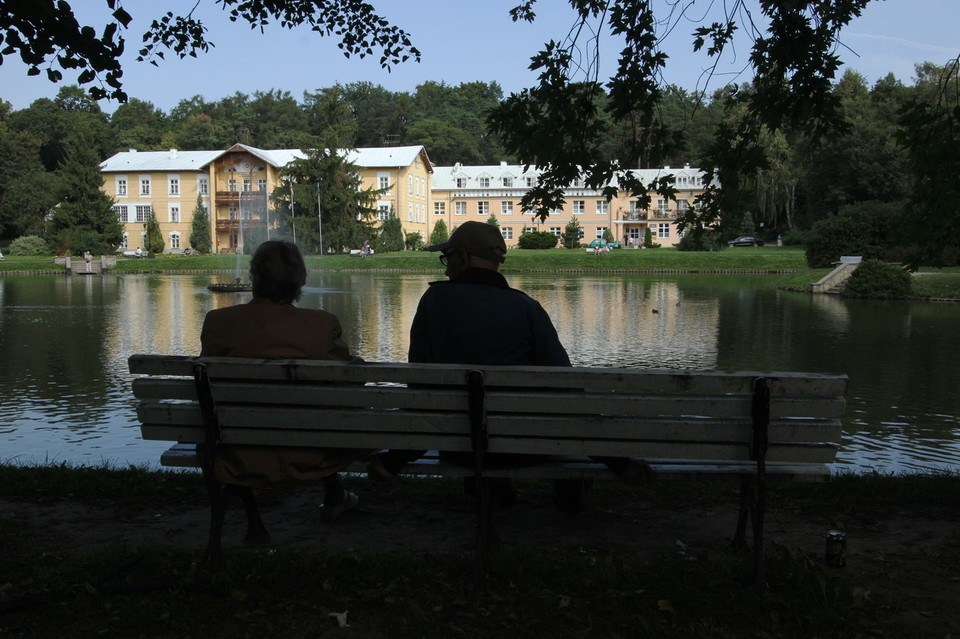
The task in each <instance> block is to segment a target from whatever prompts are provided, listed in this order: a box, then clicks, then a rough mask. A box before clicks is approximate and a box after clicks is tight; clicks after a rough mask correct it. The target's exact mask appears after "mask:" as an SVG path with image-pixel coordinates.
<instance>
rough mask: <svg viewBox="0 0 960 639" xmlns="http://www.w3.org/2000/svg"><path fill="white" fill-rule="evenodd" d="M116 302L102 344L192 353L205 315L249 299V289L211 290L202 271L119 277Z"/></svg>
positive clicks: (120, 348) (129, 351)
mask: <svg viewBox="0 0 960 639" xmlns="http://www.w3.org/2000/svg"><path fill="white" fill-rule="evenodd" d="M118 279H119V280H120V287H121V289H122V295H121V296H120V303H119V304H117V305H116V306H115V307H113V308H111V309H110V316H109V317H108V320H107V325H108V333H109V335H111V336H112V337H111V339H109V340H108V343H107V344H106V347H107V348H108V349H109V350H111V351H113V350H116V351H118V352H119V353H122V354H124V356H128V355H130V354H132V353H163V354H171V355H196V354H197V353H199V352H200V327H201V325H202V323H203V316H204V315H206V313H207V311H209V310H210V309H212V308H218V307H220V306H231V305H233V304H236V303H238V302H241V301H246V300H248V299H250V296H249V294H248V295H246V296H241V295H238V294H225V295H223V294H215V293H210V292H208V291H207V290H206V289H205V288H204V287H205V286H206V282H207V280H208V279H209V278H208V277H206V276H197V277H184V276H182V275H168V276H156V277H143V276H135V277H120V278H118Z"/></svg>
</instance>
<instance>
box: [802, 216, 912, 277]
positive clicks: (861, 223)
mask: <svg viewBox="0 0 960 639" xmlns="http://www.w3.org/2000/svg"><path fill="white" fill-rule="evenodd" d="M902 230H903V226H902V214H901V205H900V204H898V203H895V202H892V203H884V202H861V203H859V204H852V205H849V206H845V207H843V208H841V209H840V212H839V214H837V215H835V216H833V217H829V218H826V219H823V220H820V221H819V222H817V223H816V224H815V225H814V226H813V228H812V229H811V230H810V237H809V238H808V241H807V244H806V252H807V265H808V266H809V267H810V268H822V267H825V266H830V265H831V264H832V263H833V262H836V261H837V260H839V259H840V256H841V255H859V256H862V257H863V258H865V259H871V258H873V259H883V258H885V257H886V253H887V251H889V250H890V248H891V247H892V246H894V245H895V244H896V243H897V239H898V238H897V233H900V232H902Z"/></svg>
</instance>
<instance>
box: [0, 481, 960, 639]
mask: <svg viewBox="0 0 960 639" xmlns="http://www.w3.org/2000/svg"><path fill="white" fill-rule="evenodd" d="M401 484H402V482H401ZM956 485H957V478H956V477H954V476H948V475H939V476H903V477H892V476H879V475H865V476H842V477H839V478H837V479H836V480H835V481H834V482H832V483H830V484H827V485H799V484H795V485H789V486H775V487H773V489H772V490H773V494H772V495H771V498H770V503H771V504H774V503H775V504H776V505H777V508H778V510H779V511H787V512H791V513H793V515H794V517H795V518H796V519H798V520H801V521H802V520H804V519H807V518H809V519H817V518H822V517H823V511H824V509H825V508H826V507H828V505H829V508H831V509H834V510H836V511H837V512H843V513H844V515H843V516H844V517H845V518H848V521H856V520H867V521H877V520H878V519H879V518H880V517H879V516H878V513H896V514H897V516H898V517H902V518H903V519H904V520H905V521H908V522H910V521H914V522H921V521H924V520H925V518H927V519H928V518H930V517H932V516H935V515H937V514H938V513H942V512H943V511H946V512H948V513H951V514H952V516H953V517H954V518H956V513H955V512H954V508H955V500H956ZM361 487H362V485H361ZM401 487H402V486H401ZM408 488H409V490H408V491H407V492H403V491H402V490H401V492H400V493H399V494H398V497H397V498H398V499H400V500H403V499H412V498H416V499H419V500H424V501H426V502H430V501H436V502H439V501H441V500H442V495H441V493H444V492H450V491H456V489H457V488H456V485H455V482H454V483H451V482H445V481H432V482H425V481H419V482H413V483H410V484H409V486H408ZM594 490H595V491H597V492H599V493H600V494H599V495H597V496H596V497H597V499H598V500H599V501H603V500H608V501H611V500H612V501H617V502H623V501H627V500H631V499H640V500H646V501H649V502H650V503H651V504H652V506H651V507H656V506H664V505H666V506H669V507H670V508H673V509H675V510H682V509H683V508H685V507H687V506H690V505H691V504H699V505H703V504H712V503H717V502H720V501H722V500H724V499H729V495H727V494H726V493H728V492H729V490H730V486H729V485H726V484H722V483H721V484H716V483H703V484H699V483H698V484H687V483H673V482H667V483H664V484H662V485H659V486H658V487H657V488H656V489H655V490H651V489H631V488H626V487H622V486H618V485H613V484H610V485H603V486H599V485H598V486H597V487H595V489H594ZM638 490H642V491H643V492H642V493H637V492H636V491H638ZM0 498H2V500H3V502H2V503H3V504H4V505H5V508H4V512H5V516H4V517H3V518H0V541H2V543H3V547H4V549H5V552H4V553H2V554H0V574H2V575H3V577H2V579H0V635H3V636H12V637H47V636H72V637H92V636H100V635H104V634H113V635H116V636H124V637H135V636H141V637H161V636H162V637H211V638H215V637H265V636H272V637H334V636H336V637H348V638H362V639H367V638H373V637H384V638H390V639H394V638H400V639H402V638H406V637H411V638H412V637H507V636H522V637H551V638H553V637H644V636H655V637H688V636H699V637H725V638H726V637H729V638H733V637H798V638H799V637H857V636H907V635H905V634H904V633H903V630H904V629H903V619H902V616H903V613H904V611H905V610H909V609H910V608H911V606H912V605H913V602H912V601H911V600H908V599H907V595H906V594H904V595H903V596H902V597H899V598H898V596H897V595H896V594H894V595H890V594H880V593H875V592H871V591H870V588H871V587H872V586H871V584H869V583H866V582H864V581H862V579H863V577H862V575H857V574H856V573H855V572H854V571H853V568H851V569H850V570H848V571H844V570H838V569H831V568H828V567H825V566H823V564H822V563H821V562H819V561H818V560H817V559H816V558H814V557H811V556H808V555H802V554H798V553H797V552H796V551H792V550H790V549H788V548H786V547H781V546H777V545H773V544H770V545H768V552H767V562H768V563H767V573H768V578H769V579H768V581H769V588H768V589H761V590H757V589H755V588H753V587H752V586H751V585H749V584H748V583H746V582H745V580H744V579H743V576H744V573H743V568H744V560H743V558H742V557H740V556H737V555H733V554H728V553H724V552H720V553H702V552H696V551H694V550H693V549H691V550H690V552H689V553H685V552H663V553H655V554H651V553H643V552H634V551H631V550H623V549H620V550H610V549H596V548H594V549H591V548H587V547H579V548H556V547H551V548H524V549H508V550H506V551H503V552H498V553H494V554H493V555H492V557H491V564H490V567H491V577H490V578H489V579H488V580H487V581H486V582H484V583H475V582H474V581H473V580H472V579H471V577H470V575H471V562H470V560H471V557H470V553H469V552H467V553H447V552H402V551H400V552H398V551H393V552H376V551H369V550H363V551H360V550H355V551H349V552H326V551H323V552H309V551H304V550H302V549H295V548H283V547H281V548H277V549H275V550H271V551H266V552H265V551H263V550H254V549H249V550H244V549H239V548H232V549H231V550H230V552H229V553H228V560H227V564H226V566H225V567H224V569H223V570H221V571H219V572H211V571H208V570H206V569H205V568H203V567H202V566H200V565H197V564H196V563H195V561H196V559H197V553H196V552H190V551H185V550H183V549H178V548H177V547H176V546H174V545H172V544H165V543H149V544H140V543H138V541H137V539H136V538H135V537H134V538H128V539H121V540H116V539H115V534H114V533H113V531H111V530H109V529H104V530H102V538H103V539H104V540H110V541H109V542H107V541H105V542H104V543H103V544H101V545H93V546H91V545H87V546H84V547H83V548H82V549H78V547H77V546H76V545H74V544H72V543H71V537H70V533H71V532H73V531H64V530H60V529H57V528H56V527H53V528H45V527H43V526H42V525H41V524H40V523H39V520H40V519H41V517H40V516H39V515H34V517H33V520H32V521H28V520H27V518H24V517H18V516H16V514H15V513H16V512H17V511H18V509H22V510H26V507H27V506H28V505H29V506H31V507H33V508H34V510H33V511H32V512H39V513H43V512H54V511H55V510H56V509H57V508H72V509H91V510H92V509H103V508H108V509H113V510H115V511H116V512H117V513H118V514H117V517H120V518H124V519H126V518H131V517H134V514H133V513H134V512H135V511H137V512H138V511H140V510H144V509H146V510H147V512H148V513H150V512H160V511H161V510H162V509H163V508H164V507H169V506H175V505H177V504H183V503H188V502H189V503H205V500H204V497H203V489H202V485H201V482H200V480H199V478H198V477H197V476H196V475H188V474H173V473H157V472H148V471H145V470H142V469H135V468H131V469H108V468H100V469H90V468H70V467H67V466H52V467H35V468H17V467H11V466H0ZM151 508H155V509H156V510H149V509H151ZM168 514H169V513H168ZM158 516H159V515H158ZM771 516H773V513H771ZM201 525H202V523H201ZM420 525H423V526H430V525H431V523H430V522H429V521H423V522H420ZM636 525H638V526H642V525H643V523H642V522H636ZM916 525H920V524H919V523H917V524H916ZM318 534H321V533H320V532H319V531H318ZM681 534H682V532H681ZM902 550H903V551H904V552H906V551H909V550H911V549H909V548H905V549H902ZM926 552H927V553H928V560H929V562H931V564H930V565H931V568H932V566H933V563H934V562H935V563H936V564H938V565H940V566H947V567H953V569H956V568H957V566H958V559H960V542H958V541H957V540H956V539H955V541H954V542H951V543H948V544H947V545H945V546H943V547H940V546H930V547H929V548H928V549H927V551H926ZM883 561H887V568H886V569H885V570H886V573H885V574H887V573H890V576H889V577H888V579H892V580H894V582H897V581H899V580H903V581H904V582H905V583H907V582H909V583H910V585H915V584H917V583H919V582H920V581H923V580H927V579H928V578H931V579H932V580H933V581H937V580H938V579H941V577H940V576H937V575H936V574H935V575H932V577H928V574H927V573H928V571H926V570H924V571H920V570H915V571H911V572H905V573H903V574H897V570H898V568H897V567H895V566H893V565H892V564H889V558H887V559H886V560H883ZM948 570H949V569H948ZM929 572H930V573H939V572H942V571H938V570H930V571H929ZM923 610H924V611H925V612H924V614H931V613H930V608H924V609H923ZM345 611H348V614H347V616H346V622H347V623H348V624H349V627H344V628H340V627H339V626H338V623H337V621H336V617H331V615H335V614H336V613H343V612H345ZM937 614H949V613H942V611H937ZM907 634H908V635H909V636H925V635H924V634H922V633H917V634H911V633H909V632H908V633H907ZM939 636H943V635H942V634H941V635H939Z"/></svg>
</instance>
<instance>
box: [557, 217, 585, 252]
mask: <svg viewBox="0 0 960 639" xmlns="http://www.w3.org/2000/svg"><path fill="white" fill-rule="evenodd" d="M582 233H583V227H582V226H580V221H579V220H571V221H569V222H567V225H566V226H565V227H564V229H563V238H561V241H562V242H563V247H564V248H568V249H575V248H580V235H581V234H582Z"/></svg>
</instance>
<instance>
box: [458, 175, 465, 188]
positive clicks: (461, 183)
mask: <svg viewBox="0 0 960 639" xmlns="http://www.w3.org/2000/svg"><path fill="white" fill-rule="evenodd" d="M457 188H458V189H465V188H467V178H463V177H458V178H457Z"/></svg>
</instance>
